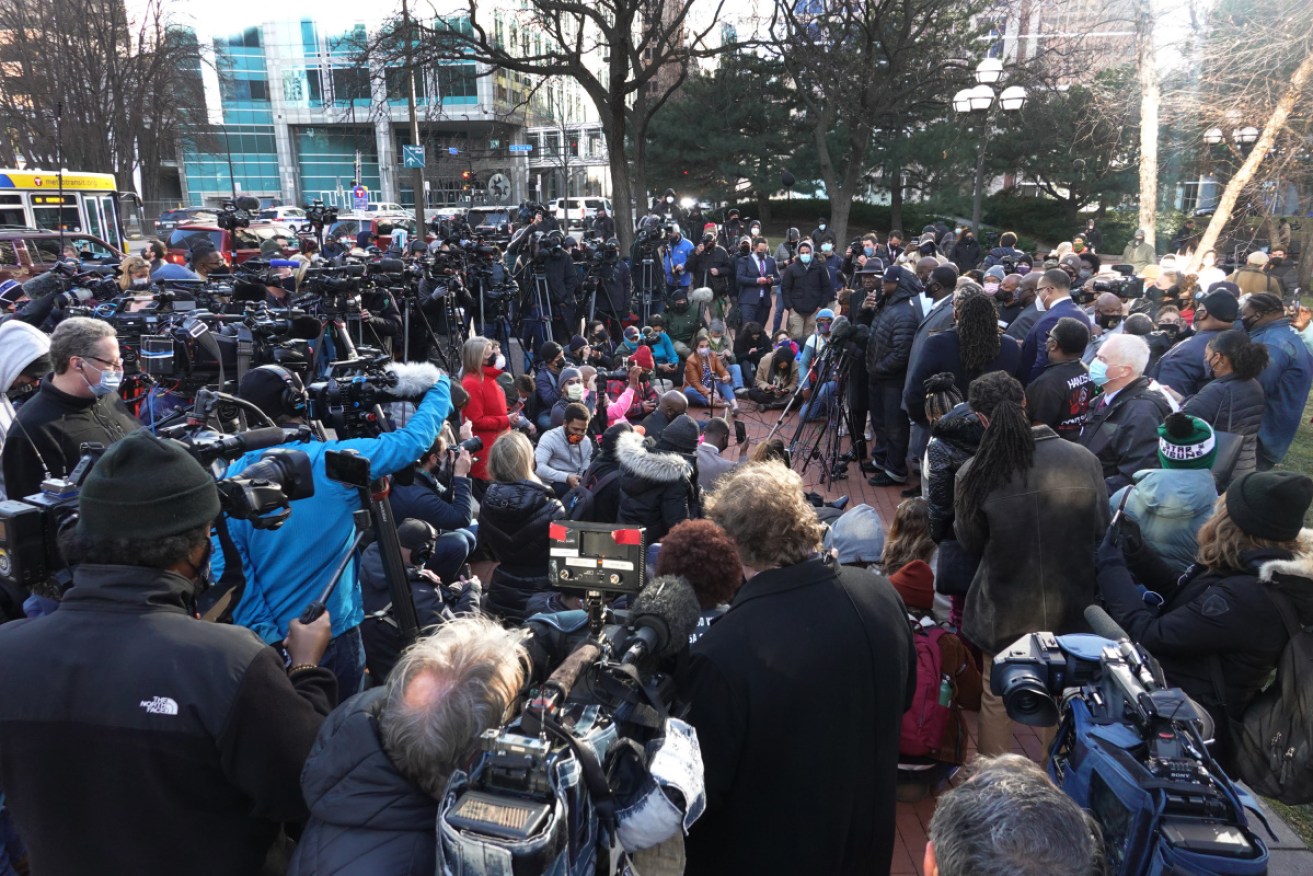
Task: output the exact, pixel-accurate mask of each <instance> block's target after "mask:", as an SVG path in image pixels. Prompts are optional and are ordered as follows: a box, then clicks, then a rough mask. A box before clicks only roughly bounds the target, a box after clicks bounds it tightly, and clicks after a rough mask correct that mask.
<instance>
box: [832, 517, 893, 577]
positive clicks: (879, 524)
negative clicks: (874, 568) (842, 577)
mask: <svg viewBox="0 0 1313 876" xmlns="http://www.w3.org/2000/svg"><path fill="white" fill-rule="evenodd" d="M825 548H826V550H837V551H838V552H839V562H840V564H842V565H848V564H851V563H875V562H879V560H880V557H881V556H883V554H884V521H883V520H881V519H880V512H878V511H876V510H875V509H874V508H872V507H871V506H870V505H858V506H856V507H854V508H849V509H848V513H847V514H845V515H843V516H842V517H840V518H839V519H838V520H836V521H834V523H832V524H830V528H829V530H828V531H827V532H826V533H825Z"/></svg>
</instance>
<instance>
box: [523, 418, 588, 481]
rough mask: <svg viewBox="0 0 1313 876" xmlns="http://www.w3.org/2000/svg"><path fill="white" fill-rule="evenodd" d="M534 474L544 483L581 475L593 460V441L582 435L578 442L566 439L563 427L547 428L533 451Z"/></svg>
mask: <svg viewBox="0 0 1313 876" xmlns="http://www.w3.org/2000/svg"><path fill="white" fill-rule="evenodd" d="M533 458H534V462H535V463H536V464H537V470H536V471H535V474H537V475H538V477H539V478H541V479H542V481H543V482H544V483H547V484H556V483H564V482H565V480H566V478H568V477H569V476H570V475H582V474H583V473H584V472H585V471H587V470H588V464H589V463H590V462H592V461H593V442H592V441H590V440H589V439H588V437H587V436H584V440H582V441H580V442H579V443H578V444H571V443H570V442H569V441H568V440H566V436H565V427H564V426H557V427H556V428H555V429H548V430H547V431H546V432H544V433H543V435H542V437H541V438H539V439H538V446H537V447H536V448H534V451H533Z"/></svg>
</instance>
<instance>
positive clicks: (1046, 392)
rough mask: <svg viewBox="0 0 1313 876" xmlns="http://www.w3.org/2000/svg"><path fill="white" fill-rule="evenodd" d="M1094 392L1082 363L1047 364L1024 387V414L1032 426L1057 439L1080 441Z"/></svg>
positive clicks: (1074, 361)
mask: <svg viewBox="0 0 1313 876" xmlns="http://www.w3.org/2000/svg"><path fill="white" fill-rule="evenodd" d="M1094 390H1095V386H1094V384H1093V383H1092V382H1090V372H1089V369H1088V368H1086V367H1085V363H1084V362H1082V361H1081V360H1079V359H1072V360H1070V361H1068V362H1050V363H1049V364H1047V365H1045V366H1044V370H1043V371H1041V372H1040V375H1039V377H1036V378H1035V379H1034V380H1032V381H1031V382H1030V384H1029V385H1027V386H1026V413H1027V414H1028V415H1029V416H1030V422H1031V424H1033V425H1039V426H1048V427H1049V428H1050V429H1052V430H1053V431H1054V432H1057V433H1058V437H1059V438H1066V439H1067V440H1068V441H1079V440H1080V431H1081V429H1082V428H1083V427H1084V426H1085V418H1086V416H1088V415H1089V411H1090V399H1091V398H1093V397H1094Z"/></svg>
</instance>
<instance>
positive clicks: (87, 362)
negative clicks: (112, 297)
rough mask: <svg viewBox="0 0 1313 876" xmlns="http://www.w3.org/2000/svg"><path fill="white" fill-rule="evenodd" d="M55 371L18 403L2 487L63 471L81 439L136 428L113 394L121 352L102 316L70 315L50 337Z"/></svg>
mask: <svg viewBox="0 0 1313 876" xmlns="http://www.w3.org/2000/svg"><path fill="white" fill-rule="evenodd" d="M50 361H51V363H52V365H53V366H54V373H53V374H48V375H46V376H45V377H43V378H42V379H41V383H40V387H39V388H38V389H37V391H36V394H35V395H33V396H32V397H31V398H29V399H28V401H27V402H26V403H25V404H24V405H23V407H22V408H21V409H20V410H19V412H18V416H16V417H15V418H14V422H13V425H12V426H11V427H10V428H9V431H8V434H7V436H6V439H5V443H4V450H3V453H0V457H2V458H3V463H4V482H5V491H6V492H7V493H8V494H9V495H10V496H13V497H21V496H30V495H32V494H33V493H36V492H38V491H39V490H40V489H41V482H42V481H43V480H45V479H46V478H62V477H66V476H67V475H68V474H69V472H70V471H72V470H73V467H74V466H75V465H77V463H78V460H79V459H81V458H82V450H81V446H82V445H83V444H101V445H104V446H106V447H108V446H109V445H110V444H113V443H114V442H115V441H118V440H119V439H120V438H122V437H123V436H124V435H127V434H128V433H129V432H133V431H135V430H136V429H138V428H140V424H139V423H138V422H137V421H136V419H135V418H134V417H133V416H132V415H131V414H130V413H128V409H127V407H125V406H124V404H123V400H122V399H120V398H119V396H118V388H119V383H120V382H121V381H122V380H123V359H122V357H120V356H119V345H118V336H117V334H116V333H115V331H114V327H113V326H112V325H110V324H109V323H107V322H102V321H101V320H98V319H88V318H86V317H71V318H69V319H66V320H64V321H63V322H61V323H60V324H59V326H58V327H56V329H55V331H54V334H53V335H51V337H50Z"/></svg>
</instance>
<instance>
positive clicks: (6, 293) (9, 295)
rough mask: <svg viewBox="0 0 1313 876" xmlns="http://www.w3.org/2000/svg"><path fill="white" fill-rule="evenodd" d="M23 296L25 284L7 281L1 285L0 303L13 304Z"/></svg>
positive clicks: (11, 280)
mask: <svg viewBox="0 0 1313 876" xmlns="http://www.w3.org/2000/svg"><path fill="white" fill-rule="evenodd" d="M22 294H23V284H22V283H19V282H18V281H17V280H13V279H10V280H5V281H4V282H3V283H0V301H3V302H4V303H6V304H13V303H14V302H15V301H17V300H18V299H19V296H21V295H22Z"/></svg>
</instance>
